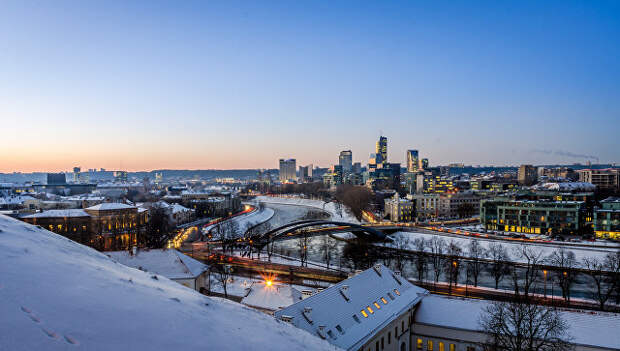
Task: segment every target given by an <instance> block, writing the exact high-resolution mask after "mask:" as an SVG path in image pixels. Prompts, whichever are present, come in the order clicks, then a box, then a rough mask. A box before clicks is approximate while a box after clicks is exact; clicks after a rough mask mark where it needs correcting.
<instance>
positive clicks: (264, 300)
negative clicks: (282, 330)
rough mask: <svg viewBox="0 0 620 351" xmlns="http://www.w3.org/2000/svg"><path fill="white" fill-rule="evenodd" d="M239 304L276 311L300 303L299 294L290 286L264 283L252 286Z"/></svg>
mask: <svg viewBox="0 0 620 351" xmlns="http://www.w3.org/2000/svg"><path fill="white" fill-rule="evenodd" d="M248 289H249V291H248V294H247V296H245V297H244V298H243V300H241V303H242V304H244V305H248V306H250V307H256V308H262V309H266V310H271V311H277V310H280V309H283V308H285V307H288V306H290V305H292V304H294V303H295V302H297V301H301V292H300V291H299V290H297V289H295V288H293V287H291V286H290V285H285V284H278V283H273V284H272V285H271V286H269V285H267V284H266V283H264V282H261V283H258V284H253V285H252V286H251V287H250V288H248Z"/></svg>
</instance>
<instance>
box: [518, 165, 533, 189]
mask: <svg viewBox="0 0 620 351" xmlns="http://www.w3.org/2000/svg"><path fill="white" fill-rule="evenodd" d="M517 178H518V180H519V184H521V185H532V184H534V183H536V179H538V171H537V170H536V167H534V166H532V165H521V166H520V167H519V173H518V175H517Z"/></svg>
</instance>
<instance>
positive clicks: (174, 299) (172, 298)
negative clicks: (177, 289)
mask: <svg viewBox="0 0 620 351" xmlns="http://www.w3.org/2000/svg"><path fill="white" fill-rule="evenodd" d="M170 300H172V301H176V302H181V300H179V299H178V298H177V297H171V298H170Z"/></svg>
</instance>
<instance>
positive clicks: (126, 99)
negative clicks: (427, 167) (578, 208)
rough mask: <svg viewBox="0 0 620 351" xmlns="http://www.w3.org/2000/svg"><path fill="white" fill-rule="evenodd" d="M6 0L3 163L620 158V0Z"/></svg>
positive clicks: (228, 164)
mask: <svg viewBox="0 0 620 351" xmlns="http://www.w3.org/2000/svg"><path fill="white" fill-rule="evenodd" d="M472 3H473V2H472V1H419V2H418V1H407V2H390V1H375V2H364V1H324V2H323V1H239V2H236V1H25V0H18V1H11V0H8V1H7V0H4V1H2V2H0V172H12V171H25V172H29V171H60V170H69V169H71V168H72V167H73V166H81V167H83V168H100V167H103V168H107V169H126V170H151V169H161V168H168V169H186V168H189V169H208V168H209V169H211V168H225V169H231V168H267V167H269V168H276V167H277V159H278V158H282V157H286V158H289V157H294V158H297V159H298V164H307V163H313V164H315V165H321V166H328V165H330V164H333V163H337V157H338V153H339V151H340V150H345V149H351V150H352V151H353V159H354V161H361V162H363V163H364V164H365V163H366V162H367V160H368V154H369V153H370V152H373V149H374V144H375V142H376V140H377V138H378V136H379V135H380V133H382V134H383V135H385V136H387V137H388V140H389V141H388V145H389V146H388V153H389V160H390V161H392V162H403V160H404V155H405V150H406V149H408V148H414V149H418V150H420V155H421V157H427V158H429V159H430V163H431V165H437V164H447V163H450V162H464V163H466V164H473V165H477V164H481V165H488V164H494V165H506V164H519V163H535V164H542V163H573V162H582V163H583V162H585V161H587V160H590V161H592V162H597V160H600V162H620V59H619V57H620V1H568V0H563V1H543V2H541V1H531V2H528V1H514V2H512V3H509V2H505V1H477V2H475V3H476V4H475V5H473V4H472Z"/></svg>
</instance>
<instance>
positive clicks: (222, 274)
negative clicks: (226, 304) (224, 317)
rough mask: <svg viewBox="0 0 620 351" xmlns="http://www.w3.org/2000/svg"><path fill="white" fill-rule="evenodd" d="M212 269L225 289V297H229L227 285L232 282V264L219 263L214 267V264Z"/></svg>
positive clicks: (216, 278)
mask: <svg viewBox="0 0 620 351" xmlns="http://www.w3.org/2000/svg"><path fill="white" fill-rule="evenodd" d="M212 271H213V275H214V276H215V280H216V281H217V283H218V284H220V285H221V286H222V289H224V297H228V290H227V287H228V283H229V282H230V278H231V277H232V272H233V270H232V267H231V266H230V265H221V264H218V265H215V266H214V267H213V266H212ZM209 279H210V278H209Z"/></svg>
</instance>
